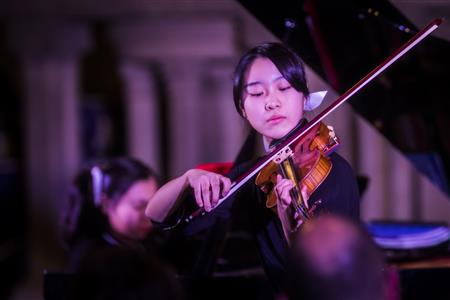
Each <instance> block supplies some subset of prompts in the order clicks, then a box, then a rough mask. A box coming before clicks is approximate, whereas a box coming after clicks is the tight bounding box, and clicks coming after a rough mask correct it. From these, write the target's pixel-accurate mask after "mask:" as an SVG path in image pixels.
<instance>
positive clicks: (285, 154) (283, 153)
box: [273, 146, 294, 164]
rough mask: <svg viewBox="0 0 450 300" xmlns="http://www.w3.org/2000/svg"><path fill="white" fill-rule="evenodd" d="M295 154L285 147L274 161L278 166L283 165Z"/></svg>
mask: <svg viewBox="0 0 450 300" xmlns="http://www.w3.org/2000/svg"><path fill="white" fill-rule="evenodd" d="M293 154H294V152H293V151H292V149H291V148H290V147H289V146H288V147H285V148H283V149H281V150H280V151H279V152H278V153H277V154H276V155H275V158H274V159H273V161H274V162H275V163H276V164H281V163H282V162H283V161H285V160H286V159H288V158H289V157H291V156H292V155H293Z"/></svg>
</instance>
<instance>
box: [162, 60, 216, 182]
mask: <svg viewBox="0 0 450 300" xmlns="http://www.w3.org/2000/svg"><path fill="white" fill-rule="evenodd" d="M163 69H164V72H165V74H166V77H167V78H170V80H169V81H168V82H167V85H168V93H169V98H170V99H169V100H170V102H169V113H168V114H169V116H168V121H169V124H170V125H169V132H168V135H169V139H168V140H169V147H170V153H169V157H170V163H169V177H173V176H178V175H181V174H182V173H183V172H185V171H186V170H188V169H190V168H193V167H195V166H196V165H198V164H200V163H202V162H203V161H202V160H201V152H203V151H202V146H203V144H204V143H207V141H205V140H203V138H202V131H203V130H202V127H203V128H205V127H207V128H209V129H210V126H211V124H208V123H207V122H205V116H204V115H203V114H202V113H203V110H202V109H201V105H202V103H201V101H200V99H199V98H200V93H199V91H200V84H199V83H200V64H199V63H198V62H196V61H192V60H190V61H187V60H172V61H171V62H166V63H164V64H163Z"/></svg>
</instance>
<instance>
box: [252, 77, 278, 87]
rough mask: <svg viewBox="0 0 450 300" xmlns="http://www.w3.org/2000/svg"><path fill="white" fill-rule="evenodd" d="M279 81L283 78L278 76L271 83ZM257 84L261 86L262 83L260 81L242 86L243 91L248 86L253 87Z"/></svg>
mask: <svg viewBox="0 0 450 300" xmlns="http://www.w3.org/2000/svg"><path fill="white" fill-rule="evenodd" d="M280 79H284V77H283V76H278V77H277V78H275V79H274V80H272V81H271V82H275V81H278V80H280ZM257 84H262V82H261V81H254V82H250V83H247V84H245V85H244V89H245V88H247V87H249V86H253V85H257Z"/></svg>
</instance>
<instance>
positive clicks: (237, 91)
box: [233, 43, 309, 116]
mask: <svg viewBox="0 0 450 300" xmlns="http://www.w3.org/2000/svg"><path fill="white" fill-rule="evenodd" d="M260 57H261V58H267V59H269V60H270V61H272V62H273V64H274V65H275V66H276V67H277V69H278V70H279V71H280V73H281V75H283V77H284V78H285V79H286V80H287V81H288V82H289V84H291V86H293V87H294V88H295V89H296V90H297V91H299V92H302V93H303V95H304V96H305V97H308V95H309V90H308V85H307V81H306V74H305V67H304V65H303V61H302V60H301V58H300V57H299V56H298V55H297V54H296V53H295V52H294V51H293V50H291V49H290V48H288V47H287V46H285V45H283V44H281V43H264V44H261V45H258V46H256V47H254V48H252V49H250V50H249V51H247V53H245V54H244V55H243V56H242V57H241V59H240V60H239V63H238V64H237V66H236V69H235V71H234V76H233V100H234V105H235V106H236V110H237V111H238V113H239V114H240V115H241V116H242V108H243V103H242V96H243V88H244V78H245V73H246V72H247V70H248V68H249V66H250V65H251V64H252V63H253V61H254V60H255V59H257V58H260Z"/></svg>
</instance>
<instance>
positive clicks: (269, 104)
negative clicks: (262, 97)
mask: <svg viewBox="0 0 450 300" xmlns="http://www.w3.org/2000/svg"><path fill="white" fill-rule="evenodd" d="M280 105H281V103H280V101H279V100H278V98H277V97H276V96H274V95H269V96H268V97H267V100H266V105H265V109H266V110H272V109H275V108H278V107H280Z"/></svg>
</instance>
